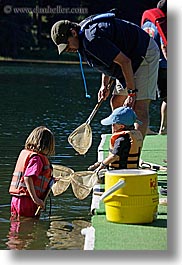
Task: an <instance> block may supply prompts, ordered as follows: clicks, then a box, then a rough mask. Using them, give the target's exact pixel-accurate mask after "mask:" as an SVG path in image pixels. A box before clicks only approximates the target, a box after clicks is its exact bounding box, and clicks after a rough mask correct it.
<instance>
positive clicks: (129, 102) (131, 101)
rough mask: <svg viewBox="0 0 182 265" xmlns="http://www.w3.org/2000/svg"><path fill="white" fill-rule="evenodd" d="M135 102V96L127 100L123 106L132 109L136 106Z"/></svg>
mask: <svg viewBox="0 0 182 265" xmlns="http://www.w3.org/2000/svg"><path fill="white" fill-rule="evenodd" d="M135 100H136V97H134V96H132V97H131V96H128V97H127V98H126V99H125V101H124V103H123V106H124V107H130V108H134V106H135Z"/></svg>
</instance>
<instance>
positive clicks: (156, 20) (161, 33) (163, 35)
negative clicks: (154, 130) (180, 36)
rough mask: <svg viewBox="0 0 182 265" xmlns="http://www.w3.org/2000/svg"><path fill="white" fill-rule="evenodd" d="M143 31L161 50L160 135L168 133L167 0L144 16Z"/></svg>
mask: <svg viewBox="0 0 182 265" xmlns="http://www.w3.org/2000/svg"><path fill="white" fill-rule="evenodd" d="M141 26H142V29H143V30H145V31H146V32H147V33H148V34H149V35H150V37H152V38H153V39H154V40H155V41H156V43H157V44H158V47H159V49H160V60H159V73H158V97H159V98H161V99H162V104H161V125H160V129H159V134H166V133H167V0H160V1H159V2H158V4H157V8H153V9H149V10H146V11H145V12H144V13H143V15H142V21H141Z"/></svg>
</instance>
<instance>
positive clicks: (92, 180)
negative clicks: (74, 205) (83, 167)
mask: <svg viewBox="0 0 182 265" xmlns="http://www.w3.org/2000/svg"><path fill="white" fill-rule="evenodd" d="M97 180H98V178H97V174H96V173H94V172H93V171H80V172H75V173H74V175H73V176H72V178H71V185H72V189H73V193H74V195H75V196H76V197H77V198H78V199H80V200H83V199H85V198H86V197H87V196H88V195H89V194H90V192H91V190H92V188H93V186H94V185H95V184H96V183H97Z"/></svg>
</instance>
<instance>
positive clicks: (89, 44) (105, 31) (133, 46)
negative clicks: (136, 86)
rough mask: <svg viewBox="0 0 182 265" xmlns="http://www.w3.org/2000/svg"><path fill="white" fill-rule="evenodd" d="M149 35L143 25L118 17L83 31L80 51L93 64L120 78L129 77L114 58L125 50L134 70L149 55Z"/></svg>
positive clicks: (101, 70)
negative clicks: (124, 75) (141, 26)
mask: <svg viewBox="0 0 182 265" xmlns="http://www.w3.org/2000/svg"><path fill="white" fill-rule="evenodd" d="M149 39H150V37H149V35H148V34H147V33H146V32H145V31H144V30H143V29H141V28H140V27H139V26H137V25H135V24H133V23H131V22H128V21H125V20H121V19H117V18H111V19H108V20H107V21H103V22H99V23H94V24H92V25H90V26H88V28H86V29H85V30H84V31H83V32H81V33H80V34H79V40H80V47H79V52H80V54H81V55H82V57H83V60H85V61H86V62H87V63H88V64H89V65H90V66H91V67H94V68H95V69H97V70H98V71H100V72H102V73H104V74H106V75H109V76H111V77H113V78H116V79H118V80H119V81H120V82H121V83H122V84H123V85H125V80H124V77H123V74H122V71H121V67H120V66H119V65H118V64H116V63H114V62H113V60H114V58H115V57H116V56H117V55H118V54H119V52H120V51H121V52H122V53H124V54H125V55H126V56H127V57H128V58H130V59H131V63H132V68H133V71H134V73H135V72H136V70H137V69H138V67H139V66H140V64H141V62H142V60H143V58H144V57H145V54H146V51H147V47H148V44H149Z"/></svg>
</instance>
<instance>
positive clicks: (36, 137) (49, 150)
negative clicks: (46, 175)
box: [25, 126, 55, 156]
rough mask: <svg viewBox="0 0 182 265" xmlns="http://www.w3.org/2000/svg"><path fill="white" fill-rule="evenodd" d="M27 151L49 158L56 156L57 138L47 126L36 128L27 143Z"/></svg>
mask: <svg viewBox="0 0 182 265" xmlns="http://www.w3.org/2000/svg"><path fill="white" fill-rule="evenodd" d="M25 149H28V150H30V151H34V152H37V153H41V154H43V155H46V156H49V155H54V154H55V138H54V135H53V133H52V132H51V131H50V130H49V129H48V128H46V127H45V126H39V127H37V128H35V129H34V130H33V131H32V132H31V133H30V135H29V136H28V138H27V139H26V142H25Z"/></svg>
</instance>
